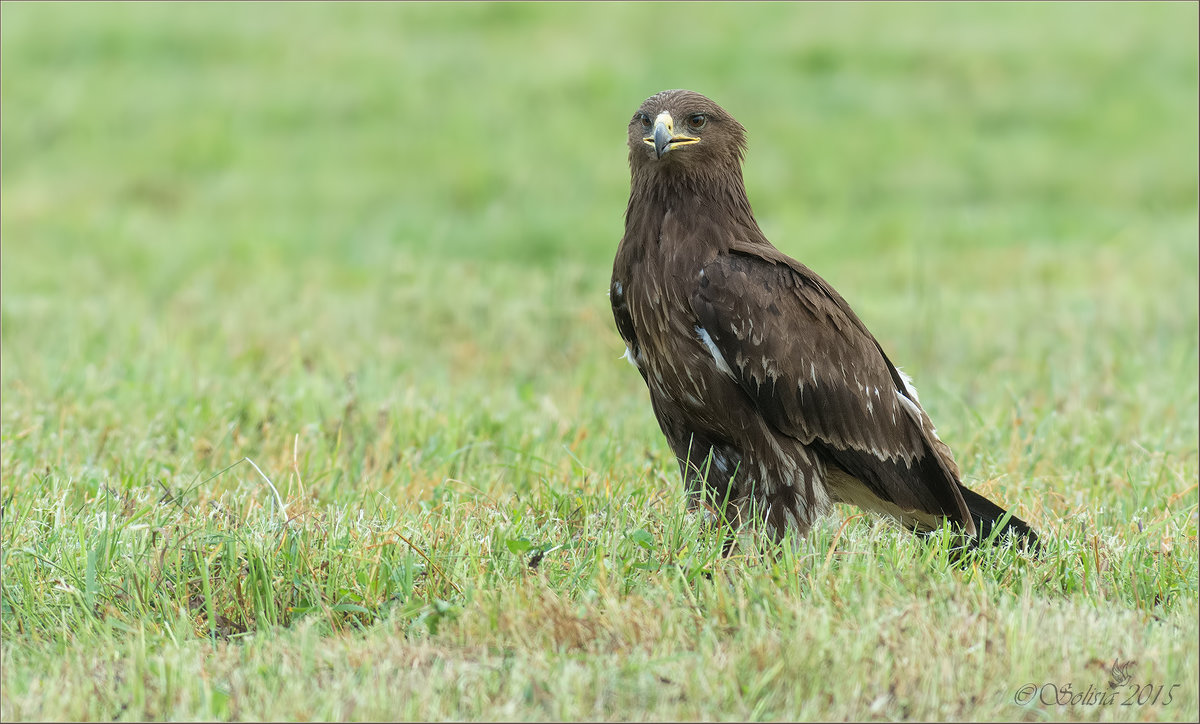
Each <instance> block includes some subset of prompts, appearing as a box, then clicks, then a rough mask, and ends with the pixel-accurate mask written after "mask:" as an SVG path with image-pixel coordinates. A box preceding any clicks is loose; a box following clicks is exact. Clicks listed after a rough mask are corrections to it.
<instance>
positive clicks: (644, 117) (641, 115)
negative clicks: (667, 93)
mask: <svg viewBox="0 0 1200 724" xmlns="http://www.w3.org/2000/svg"><path fill="white" fill-rule="evenodd" d="M637 119H638V120H639V121H641V122H642V128H649V127H650V126H652V125H653V124H652V123H651V122H650V116H648V115H646V114H645V113H639V114H637Z"/></svg>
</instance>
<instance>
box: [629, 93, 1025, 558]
mask: <svg viewBox="0 0 1200 724" xmlns="http://www.w3.org/2000/svg"><path fill="white" fill-rule="evenodd" d="M745 138H746V136H745V130H744V129H743V128H742V126H741V125H740V124H738V122H737V121H736V120H734V119H733V117H732V116H730V115H729V114H728V113H726V112H725V111H724V110H723V109H722V108H721V107H720V106H718V105H717V104H716V103H714V102H712V101H711V100H709V99H708V98H705V97H704V96H702V95H699V94H697V93H693V92H691V91H684V90H675V91H664V92H662V93H658V94H657V95H654V96H651V97H650V98H649V99H647V100H646V102H645V103H643V104H642V106H641V108H639V109H638V112H637V113H636V114H634V116H633V119H632V120H631V121H630V124H629V165H630V170H631V174H632V179H631V188H630V195H629V205H628V207H627V209H626V212H625V236H624V238H623V239H622V240H621V244H620V247H619V248H618V249H617V255H616V260H615V262H614V264H613V277H612V286H611V288H610V291H609V296H610V299H611V302H612V308H613V315H614V317H615V319H616V323H617V330H618V331H619V332H620V334H621V337H622V338H623V339H624V340H625V344H626V346H627V348H628V350H627V357H628V358H629V360H630V361H631V362H632V363H633V364H634V365H635V366H636V367H637V368H638V371H639V372H641V374H642V377H643V378H644V379H645V381H646V385H647V387H648V388H649V391H650V401H651V403H652V404H653V406H654V413H655V415H656V416H657V417H658V421H659V425H660V426H661V427H662V431H663V434H664V435H665V436H666V438H667V441H668V443H670V445H671V448H672V450H674V452H675V455H676V457H677V458H678V459H679V464H680V468H681V470H682V473H683V479H684V485H685V486H686V488H687V490H688V491H689V493H690V495H691V501H692V503H693V505H700V504H702V503H704V504H708V505H712V506H714V507H715V508H716V509H717V510H718V511H719V512H721V513H722V515H724V517H725V518H726V519H727V520H731V521H739V520H740V521H745V520H747V519H748V518H750V517H753V516H757V517H760V518H761V519H762V520H763V521H764V522H765V523H766V525H767V527H768V529H769V530H771V531H772V532H773V533H774V534H775V535H776V536H781V535H782V534H783V532H784V531H785V530H786V529H788V528H792V529H794V530H796V531H797V532H799V533H801V534H802V533H804V532H806V531H807V530H808V529H809V527H810V526H811V525H812V523H813V521H814V520H815V519H816V517H817V516H819V515H820V514H821V513H823V512H824V511H825V510H827V509H828V508H829V506H830V504H831V503H832V502H845V503H852V504H854V505H857V506H859V507H862V508H865V509H868V510H872V511H876V512H880V513H884V514H888V515H892V516H894V517H896V518H898V519H899V520H900V521H901V522H902V523H903V524H904V525H906V526H908V527H910V528H914V529H917V530H930V529H932V528H935V527H937V526H939V525H940V523H941V521H942V520H943V519H949V520H951V521H953V522H954V523H955V524H957V525H958V526H959V527H960V528H961V529H962V531H963V532H964V533H965V534H966V535H968V536H980V535H982V536H986V535H988V534H989V532H990V531H991V529H992V527H993V526H994V524H995V523H996V522H997V521H999V520H1000V519H1001V518H1002V516H1004V515H1005V511H1004V510H1003V509H1001V508H1000V507H999V506H997V505H995V504H994V503H992V502H991V501H989V500H987V499H986V498H984V497H982V496H980V495H978V494H976V493H974V492H972V491H970V490H968V489H967V488H966V487H965V486H963V484H962V482H961V478H960V474H959V470H958V466H957V465H956V464H955V462H954V458H953V456H952V454H951V452H950V448H949V447H947V446H946V444H945V443H943V442H942V441H941V440H940V439H939V438H938V436H937V433H936V431H935V429H934V426H933V422H932V421H931V420H930V419H929V415H927V414H926V413H925V411H924V409H923V408H922V407H921V403H920V401H919V400H918V398H917V393H916V390H915V389H914V387H913V386H912V384H911V383H910V381H909V380H908V379H907V377H905V375H904V374H903V373H901V372H900V371H899V370H898V369H896V367H895V366H893V365H892V363H891V362H890V361H889V360H888V358H887V355H885V354H884V352H883V349H882V348H881V347H880V346H879V343H878V342H877V341H876V340H875V338H874V337H873V336H872V335H871V333H870V332H869V331H868V330H867V328H866V326H864V325H863V323H862V321H861V320H859V318H858V317H857V316H856V315H855V314H854V312H853V311H852V310H851V309H850V306H849V305H848V304H846V301H845V300H844V299H842V297H841V295H840V294H838V293H837V292H836V291H835V290H834V289H833V288H832V287H831V286H829V284H828V283H826V282H825V280H823V279H821V277H819V276H817V275H816V274H815V273H814V272H813V271H812V270H810V269H809V268H808V267H806V266H804V265H803V264H801V263H800V262H798V261H796V260H795V259H792V258H790V257H788V256H786V255H785V254H783V253H782V252H780V251H779V250H778V249H776V248H775V247H774V246H772V245H771V243H770V242H769V241H768V240H767V239H766V237H765V236H764V235H763V233H762V230H761V229H760V228H759V226H758V223H757V222H756V221H755V220H754V214H753V212H752V211H751V208H750V202H749V200H748V199H747V197H746V190H745V186H744V184H743V182H742V158H743V154H744V152H745V148H746V141H745ZM1005 529H1006V530H1007V531H1011V532H1013V533H1015V534H1017V535H1018V536H1020V537H1022V538H1023V539H1025V541H1026V542H1027V543H1029V544H1033V545H1036V541H1037V536H1036V535H1035V534H1034V533H1033V531H1032V530H1030V529H1029V526H1028V525H1027V524H1026V523H1025V522H1024V521H1022V520H1020V519H1019V518H1016V517H1015V516H1014V517H1010V518H1009V519H1008V522H1007V524H1006V526H1005Z"/></svg>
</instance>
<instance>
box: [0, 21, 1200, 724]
mask: <svg viewBox="0 0 1200 724" xmlns="http://www.w3.org/2000/svg"><path fill="white" fill-rule="evenodd" d="M0 13H2V21H3V22H2V34H3V35H2V42H0V56H2V57H0V60H2V64H0V80H2V88H3V90H2V107H3V123H2V129H0V133H2V143H3V154H2V158H0V170H2V175H0V189H2V192H3V214H2V217H0V232H2V237H3V247H2V252H3V265H2V268H0V275H2V284H3V287H2V306H0V312H2V317H0V330H2V331H0V334H2V339H0V341H2V345H0V395H2V401H3V405H2V417H0V464H2V472H3V477H2V480H0V499H2V502H3V512H2V518H0V559H2V563H0V574H2V576H3V579H2V580H3V597H2V601H0V604H2V608H0V619H2V634H3V647H2V654H0V664H2V665H3V668H2V673H0V718H3V719H4V720H5V721H16V720H39V719H124V720H139V719H161V718H172V719H301V718H311V719H340V720H361V719H418V720H436V719H508V720H546V719H605V720H676V719H719V720H732V721H745V720H760V719H777V720H778V719H783V720H791V719H826V718H832V719H869V718H881V719H896V718H914V719H931V718H952V719H1028V720H1041V719H1086V720H1114V719H1131V718H1136V719H1142V720H1193V721H1194V720H1195V719H1196V718H1197V716H1198V705H1197V697H1198V696H1200V688H1198V681H1200V674H1198V669H1200V661H1198V652H1200V644H1198V643H1197V639H1198V637H1200V625H1198V616H1200V610H1198V606H1197V595H1198V594H1197V570H1198V567H1197V563H1198V553H1197V499H1198V494H1197V465H1198V463H1197V447H1198V439H1200V435H1198V430H1197V417H1198V415H1200V403H1198V396H1200V394H1198V385H1197V365H1198V364H1200V360H1198V353H1197V347H1198V335H1197V325H1198V318H1200V315H1198V312H1197V304H1198V302H1197V297H1198V291H1200V284H1198V274H1197V266H1198V255H1197V248H1198V245H1197V235H1198V221H1197V188H1198V184H1197V159H1198V152H1197V136H1198V130H1197V37H1196V34H1195V28H1196V25H1197V7H1196V5H1195V4H1182V3H1181V4H1155V5H1115V4H1112V5H1110V4H1102V5H1081V4H1056V5H1034V4H1015V5H1008V4H990V5H959V4H952V5H946V4H927V5H900V4H882V5H840V4H839V5H822V4H801V5H790V4H769V5H707V4H688V5H666V6H658V5H623V4H622V5H615V4H612V5H610V4H597V5H586V6H573V5H557V4H546V5H523V4H497V5H465V6H460V5H453V6H450V5H409V4H398V5H391V4H365V5H349V6H347V5H334V4H300V5H294V6H276V5H273V4H264V5H236V6H230V5H176V4H168V5H147V4H141V3H134V4H122V5H91V4H88V5H80V4H70V5H65V4H36V5H35V4H21V3H4V5H3V10H2V11H0ZM672 87H689V88H692V89H694V90H697V91H700V92H702V93H705V94H707V95H709V96H711V97H713V98H714V99H716V100H717V101H718V102H719V103H721V104H722V105H723V106H725V107H726V108H727V109H728V110H730V111H731V112H732V113H733V114H734V115H735V116H736V117H737V118H738V119H739V120H740V121H741V122H742V123H743V124H744V125H745V126H746V127H747V128H748V129H749V134H750V151H749V156H748V159H747V164H746V182H747V187H748V191H749V194H750V198H751V201H752V202H753V204H754V207H755V211H756V213H757V215H758V218H759V220H760V222H761V223H762V225H763V228H764V230H765V231H766V233H767V235H768V236H769V237H770V238H771V239H772V240H774V242H775V243H776V245H778V246H779V247H781V248H782V249H783V250H784V251H785V252H787V253H789V254H791V255H793V256H795V257H797V258H799V259H801V260H802V261H804V262H805V263H807V264H808V265H809V266H811V267H812V268H814V269H816V270H817V271H818V273H820V274H821V275H823V276H824V277H825V278H826V279H828V280H829V281H830V282H831V283H832V284H833V285H834V286H835V287H836V288H837V289H839V291H841V292H842V294H843V295H844V296H845V297H846V299H847V300H848V301H849V302H850V304H851V305H852V306H853V307H854V308H855V309H856V310H857V311H858V313H859V315H860V316H861V317H862V318H863V319H864V321H865V322H866V323H867V325H868V326H869V327H870V328H871V329H872V330H873V331H874V333H875V334H876V336H877V337H878V338H879V340H880V343H881V344H882V345H883V347H884V349H885V350H887V352H888V353H889V355H890V356H891V357H892V359H893V360H895V361H896V362H897V364H899V365H901V366H902V367H903V368H904V369H905V371H907V372H908V373H909V374H911V375H912V376H913V378H914V380H915V381H916V383H917V385H918V387H919V388H920V390H921V400H922V402H923V403H924V405H925V406H926V408H927V409H928V410H929V412H930V414H931V415H932V417H933V419H934V421H935V422H936V423H937V425H938V430H939V432H940V434H941V436H942V437H943V439H945V440H946V441H947V442H948V443H949V444H950V445H951V446H952V447H953V448H954V450H955V451H956V454H957V457H958V460H959V463H960V465H961V467H962V468H963V471H964V474H965V476H966V479H967V481H968V483H969V484H971V485H972V486H973V487H975V488H976V489H978V490H980V491H981V492H983V493H985V494H986V495H988V496H989V497H991V498H993V499H995V500H997V501H998V502H1000V503H1002V504H1005V505H1008V506H1010V507H1012V508H1013V509H1014V510H1015V512H1017V513H1018V514H1019V515H1021V516H1022V517H1023V518H1025V519H1026V520H1028V521H1029V522H1030V523H1031V524H1033V525H1034V526H1035V527H1036V528H1037V529H1038V530H1039V531H1040V532H1042V534H1043V540H1045V541H1046V542H1047V550H1046V554H1045V555H1044V556H1043V558H1042V559H1041V560H1030V559H1028V558H1026V557H1023V556H1021V555H1018V554H1016V553H1014V552H1012V551H1010V550H1004V549H998V550H988V551H985V552H982V553H979V554H975V555H969V556H966V557H965V558H963V557H955V556H953V555H952V554H951V553H950V551H949V550H948V546H947V542H946V540H944V539H940V538H939V539H934V540H918V539H916V538H914V537H913V536H911V535H908V534H907V533H905V532H903V531H901V530H898V529H897V528H896V527H895V526H893V525H891V524H889V523H887V522H886V521H881V520H878V519H875V518H871V517H867V516H860V515H858V511H856V510H853V509H849V508H838V509H837V510H836V511H835V513H834V514H832V515H830V516H829V517H828V519H827V520H825V521H823V522H822V524H821V525H819V526H817V528H816V530H814V531H813V533H812V534H811V535H810V536H809V537H807V538H806V539H803V540H788V541H785V543H784V544H783V545H782V546H781V547H779V548H770V547H767V546H760V545H759V542H758V541H756V540H755V539H754V537H753V536H752V535H747V536H744V537H743V539H742V542H741V545H740V546H739V547H738V548H737V549H736V550H735V551H734V554H733V555H732V556H730V557H729V558H721V556H720V550H721V540H720V537H719V535H718V534H717V532H715V531H713V530H711V529H710V528H708V527H706V526H705V524H704V521H703V520H702V519H700V518H697V517H695V516H691V515H688V514H687V513H686V511H685V504H684V499H683V496H682V491H681V490H680V485H679V481H678V477H677V476H678V473H677V468H676V466H675V464H674V461H673V460H672V459H671V457H670V455H669V452H668V450H667V447H666V444H665V442H664V441H663V439H662V438H661V435H660V433H659V432H658V430H657V426H656V424H655V421H654V418H653V415H652V413H651V410H650V405H649V402H648V399H647V395H646V391H645V388H644V386H643V384H642V381H641V379H640V377H639V376H638V375H637V373H636V372H635V371H634V370H633V369H632V368H631V367H629V366H628V365H627V364H626V363H625V362H624V361H622V360H620V359H619V358H620V355H621V353H622V352H623V351H624V348H623V346H622V344H621V342H620V339H619V337H618V336H617V334H616V331H615V329H614V327H613V323H612V318H611V314H610V312H609V309H608V301H607V298H606V296H605V292H606V290H607V287H608V280H609V273H610V264H611V259H612V254H613V252H614V250H615V248H616V244H617V241H618V239H619V238H620V235H621V229H622V212H623V211H624V204H625V198H626V194H627V191H628V170H627V167H626V163H625V152H626V151H625V147H624V140H625V126H626V123H627V122H628V120H629V117H630V116H631V115H632V113H633V112H634V110H635V109H636V108H637V106H638V105H639V104H640V102H641V101H642V100H643V99H644V98H645V97H646V96H648V95H650V94H651V93H653V92H656V91H658V90H662V89H664V88H672ZM1114 664H1115V665H1116V666H1115V667H1114ZM1114 669H1116V670H1115V671H1114ZM1114 684H1115V685H1116V686H1113V685H1114Z"/></svg>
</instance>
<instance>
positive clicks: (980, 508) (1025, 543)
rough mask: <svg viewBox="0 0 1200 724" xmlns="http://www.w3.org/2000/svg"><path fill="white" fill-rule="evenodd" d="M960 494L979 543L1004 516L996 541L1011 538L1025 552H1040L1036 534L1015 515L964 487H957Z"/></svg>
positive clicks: (989, 534)
mask: <svg viewBox="0 0 1200 724" xmlns="http://www.w3.org/2000/svg"><path fill="white" fill-rule="evenodd" d="M959 490H960V491H961V492H962V496H963V501H964V502H966V504H967V510H969V511H970V512H971V519H972V520H973V521H975V529H976V531H978V533H979V539H978V540H979V541H981V542H982V541H986V540H987V539H988V538H991V537H992V533H993V531H995V530H996V526H997V524H998V523H999V522H1000V521H1001V519H1002V518H1004V517H1005V516H1009V517H1008V521H1007V522H1005V523H1004V525H1003V527H1001V528H1000V530H999V533H998V535H996V540H997V541H1002V540H1003V539H1004V537H1005V536H1012V538H1013V542H1014V543H1017V544H1018V545H1020V546H1021V547H1023V548H1025V550H1027V551H1029V552H1031V553H1034V554H1036V553H1039V552H1041V549H1042V545H1041V543H1040V542H1039V541H1038V536H1037V533H1034V532H1033V529H1032V528H1030V527H1029V524H1028V523H1026V522H1025V521H1023V520H1021V519H1020V518H1018V517H1017V516H1015V515H1010V514H1009V512H1008V511H1007V510H1005V509H1004V508H1001V507H1000V506H999V505H996V504H995V503H993V502H992V501H990V500H988V499H987V498H985V497H983V496H982V495H980V494H979V493H976V492H974V491H973V490H970V489H968V488H967V487H966V486H961V485H960V486H959Z"/></svg>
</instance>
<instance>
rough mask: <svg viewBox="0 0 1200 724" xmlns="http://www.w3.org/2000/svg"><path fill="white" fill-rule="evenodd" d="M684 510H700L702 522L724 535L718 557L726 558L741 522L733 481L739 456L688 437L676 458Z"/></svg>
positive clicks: (702, 439)
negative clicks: (704, 518) (704, 520)
mask: <svg viewBox="0 0 1200 724" xmlns="http://www.w3.org/2000/svg"><path fill="white" fill-rule="evenodd" d="M676 456H677V457H678V459H679V469H680V473H681V474H682V475H683V485H684V490H686V491H687V496H688V500H687V506H688V510H691V511H696V510H704V511H705V513H706V519H707V520H708V521H709V522H710V523H712V524H713V525H715V526H717V527H718V528H719V529H720V530H721V531H722V533H723V535H724V543H723V544H722V547H721V555H722V556H728V555H729V551H730V549H731V548H732V547H733V543H734V541H735V540H736V534H737V529H738V528H739V527H740V526H741V523H742V521H743V519H742V518H741V517H740V513H741V510H742V508H743V506H742V505H739V503H740V501H739V500H738V499H737V495H738V490H737V486H736V485H735V481H736V480H737V478H738V473H739V470H740V468H741V465H742V456H741V454H740V453H738V452H737V451H736V450H734V449H733V448H732V447H730V446H729V445H726V444H723V443H714V442H711V441H710V440H709V439H707V438H706V437H704V436H702V435H696V434H692V435H689V436H688V438H687V443H686V445H685V446H680V449H679V450H678V451H677V455H676Z"/></svg>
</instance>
